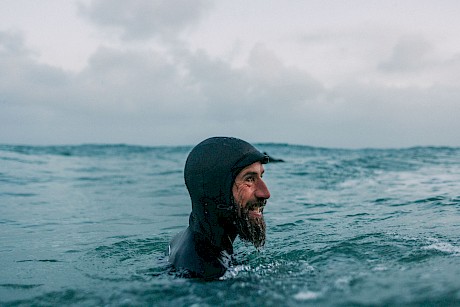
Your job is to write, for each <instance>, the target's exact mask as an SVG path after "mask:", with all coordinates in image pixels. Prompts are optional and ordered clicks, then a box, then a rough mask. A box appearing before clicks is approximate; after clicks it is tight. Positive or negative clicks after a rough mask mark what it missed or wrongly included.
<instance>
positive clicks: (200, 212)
mask: <svg viewBox="0 0 460 307" xmlns="http://www.w3.org/2000/svg"><path fill="white" fill-rule="evenodd" d="M267 162H268V157H267V156H266V155H265V154H263V153H261V152H259V151H258V150H257V149H255V148H254V147H253V146H252V145H251V144H249V143H247V142H245V141H243V140H240V139H237V138H228V137H213V138H209V139H207V140H204V141H203V142H201V143H200V144H198V145H197V146H195V148H193V150H192V151H191V152H190V154H189V156H188V158H187V162H186V164H185V171H184V176H185V183H186V185H187V189H188V191H189V194H190V198H191V200H192V214H191V216H190V226H191V228H192V230H193V231H194V232H196V233H200V234H202V235H203V236H204V237H205V238H208V239H209V240H210V241H211V244H213V245H214V246H223V245H225V244H226V243H225V242H224V241H227V242H228V238H229V237H230V238H231V240H233V239H234V237H235V236H236V235H237V234H239V235H240V236H241V238H242V239H243V240H249V241H251V242H253V243H254V244H255V245H256V246H257V247H260V246H262V245H263V242H264V240H265V239H264V238H265V237H264V238H263V239H260V236H256V237H258V238H259V239H254V240H253V239H252V238H253V237H254V236H252V235H249V234H253V233H254V231H253V230H254V229H256V228H254V227H252V226H254V225H255V222H256V221H258V222H260V221H262V222H263V216H262V212H261V211H260V212H259V209H258V208H260V207H262V204H265V200H266V199H268V197H270V194H269V192H268V189H267V187H266V186H265V183H263V181H262V180H261V177H262V173H263V166H262V164H265V163H267ZM251 180H254V184H250V181H251ZM256 208H257V210H256ZM243 222H244V223H243ZM243 224H246V226H247V227H246V226H245V227H242V226H243ZM258 224H260V223H258ZM257 229H258V230H257V231H258V232H263V234H265V232H264V231H262V228H261V227H259V228H257ZM263 229H265V227H263Z"/></svg>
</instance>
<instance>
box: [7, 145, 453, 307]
mask: <svg viewBox="0 0 460 307" xmlns="http://www.w3.org/2000/svg"><path fill="white" fill-rule="evenodd" d="M257 147H258V148H259V149H260V150H261V151H266V152H268V153H269V154H271V155H272V156H275V157H277V158H282V159H284V160H286V162H285V163H273V164H268V165H267V166H266V167H265V169H266V174H265V176H264V179H265V181H266V183H267V185H268V187H269V188H270V191H271V195H272V197H271V198H270V200H269V203H268V205H267V207H266V209H265V211H264V212H265V218H266V223H267V243H266V246H265V248H264V250H262V251H261V252H257V251H256V250H255V249H254V248H253V247H251V246H247V245H245V244H244V243H242V242H240V241H238V240H237V241H236V248H235V250H236V258H237V260H238V261H239V262H240V264H239V265H235V266H234V267H233V268H231V270H229V272H227V274H226V275H225V276H224V277H223V278H222V279H221V280H219V281H213V282H202V281H199V280H192V279H182V278H178V277H176V276H175V275H174V274H172V273H171V272H170V268H169V266H168V264H167V257H166V256H165V250H166V249H167V246H168V243H169V240H170V239H171V237H172V236H173V235H174V234H175V233H177V232H178V231H180V230H182V229H183V228H185V226H186V225H187V223H188V215H189V213H190V203H189V199H188V194H187V191H186V189H185V185H184V181H183V167H184V163H185V159H186V156H187V154H188V152H189V150H190V149H191V147H187V146H184V147H139V146H125V145H120V146H118V145H111V146H105V145H84V146H55V147H34V146H8V145H0V260H1V263H2V265H1V266H0V305H7V306H30V305H34V306H44V305H46V306H49V305H54V306H62V305H67V306H68V305H76V306H77V305H78V306H102V305H107V306H123V305H125V306H132V305H137V306H139V305H151V306H170V305H173V306H188V305H195V306H213V305H246V306H261V305H264V306H280V305H282V306H304V305H307V306H349V305H353V306H379V305H381V306H386V305H404V306H420V305H422V306H432V305H443V306H445V305H459V306H460V238H459V234H460V148H448V147H442V148H440V147H438V148H431V147H417V148H408V149H380V150H372V149H365V150H340V149H322V148H314V147H306V146H293V145H284V144H258V145H257Z"/></svg>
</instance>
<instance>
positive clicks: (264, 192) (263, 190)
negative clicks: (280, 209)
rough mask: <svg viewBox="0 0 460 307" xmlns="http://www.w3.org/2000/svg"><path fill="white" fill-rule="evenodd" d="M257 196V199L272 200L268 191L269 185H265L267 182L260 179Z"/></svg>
mask: <svg viewBox="0 0 460 307" xmlns="http://www.w3.org/2000/svg"><path fill="white" fill-rule="evenodd" d="M255 196H256V197H257V198H261V199H269V198H270V191H269V190H268V188H267V185H266V184H265V182H264V181H263V180H262V179H260V180H259V181H258V185H257V189H256V192H255Z"/></svg>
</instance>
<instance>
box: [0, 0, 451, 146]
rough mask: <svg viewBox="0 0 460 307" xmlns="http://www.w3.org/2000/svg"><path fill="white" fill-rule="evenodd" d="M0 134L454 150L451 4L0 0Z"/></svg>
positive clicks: (18, 139)
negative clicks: (230, 138)
mask: <svg viewBox="0 0 460 307" xmlns="http://www.w3.org/2000/svg"><path fill="white" fill-rule="evenodd" d="M1 7H2V9H1V10H0V143H2V144H30V145H61V144H83V143H85V144H86V143H104V144H105V143H110V144H113V143H115V144H120V143H123V144H136V145H147V146H150V145H153V146H156V145H193V144H196V143H198V142H200V141H201V140H203V139H205V138H207V137H210V136H235V137H239V138H242V139H245V140H247V141H249V142H256V143H260V142H275V143H289V144H301V145H311V146H320V147H335V148H337V147H339V148H367V147H374V148H390V147H391V148H399V147H411V146H460V39H459V37H460V18H458V16H459V15H460V2H459V1H457V0H441V1H431V0H430V1H427V0H386V1H381V0H348V1H340V0H252V1H244V0H232V1H224V0H220V1H210V0H193V1H192V0H130V1H122V0H68V1H62V0H41V1H35V0H1Z"/></svg>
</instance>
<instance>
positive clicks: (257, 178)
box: [232, 162, 270, 218]
mask: <svg viewBox="0 0 460 307" xmlns="http://www.w3.org/2000/svg"><path fill="white" fill-rule="evenodd" d="M264 171H265V170H264V167H263V165H262V163H260V162H255V163H253V164H251V165H249V166H247V167H245V168H244V169H243V170H242V171H241V172H240V173H239V174H238V176H236V178H235V183H234V184H233V188H232V193H233V198H234V199H235V201H236V203H237V204H238V205H239V207H240V208H239V209H247V210H248V212H249V216H251V217H253V218H261V217H262V214H263V207H264V206H265V203H266V201H267V199H269V198H270V191H268V188H267V186H266V185H265V182H264V181H263V180H262V177H263V174H264ZM238 211H239V212H240V211H241V210H238Z"/></svg>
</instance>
